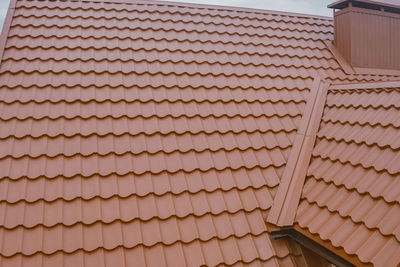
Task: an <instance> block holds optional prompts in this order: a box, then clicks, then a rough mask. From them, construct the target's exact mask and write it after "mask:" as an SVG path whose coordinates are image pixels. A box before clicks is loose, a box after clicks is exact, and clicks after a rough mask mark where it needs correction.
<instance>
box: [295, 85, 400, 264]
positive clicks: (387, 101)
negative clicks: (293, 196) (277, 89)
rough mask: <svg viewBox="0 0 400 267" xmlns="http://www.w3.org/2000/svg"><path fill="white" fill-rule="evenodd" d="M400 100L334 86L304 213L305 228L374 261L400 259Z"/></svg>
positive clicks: (395, 94) (391, 94) (382, 92)
mask: <svg viewBox="0 0 400 267" xmlns="http://www.w3.org/2000/svg"><path fill="white" fill-rule="evenodd" d="M399 84H400V82H399ZM399 98H400V89H399V88H391V89H379V88H378V89H365V90H363V89H362V85H360V90H357V89H346V90H340V89H337V90H331V91H330V92H329V94H328V98H327V104H326V107H325V113H324V116H323V118H322V122H321V125H320V130H319V132H318V134H317V136H318V138H317V143H316V145H315V148H314V151H313V158H312V162H311V164H310V167H309V169H308V178H307V180H306V183H305V186H304V189H303V195H302V200H301V203H300V206H299V209H298V211H297V218H296V220H297V223H298V225H299V226H300V227H302V228H303V229H307V230H308V231H310V232H311V233H313V234H318V236H319V237H320V238H322V239H323V240H328V241H330V242H331V243H332V244H333V246H335V247H337V248H343V249H344V250H345V252H346V253H348V254H349V255H356V256H357V257H358V258H359V259H360V260H361V261H362V262H364V263H372V264H373V265H374V266H385V267H389V266H397V265H398V264H399V263H400V232H399V230H400V216H399V215H400V204H399V203H400V202H399V200H400V194H399V192H400V190H399V189H400V186H399V185H400V184H399V181H400V153H399V148H400V143H399V138H400V135H399V133H400V131H399V127H400V116H399V115H400V105H399V102H398V100H399Z"/></svg>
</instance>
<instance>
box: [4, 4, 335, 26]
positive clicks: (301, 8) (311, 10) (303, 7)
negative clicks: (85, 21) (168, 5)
mask: <svg viewBox="0 0 400 267" xmlns="http://www.w3.org/2000/svg"><path fill="white" fill-rule="evenodd" d="M132 1H134V0H132ZM174 1H175V2H186V3H198V4H213V5H222V6H240V7H250V8H260V9H269V10H279V11H288V12H295V13H304V14H314V15H321V16H332V11H331V10H330V9H328V8H327V7H326V6H327V5H328V4H330V3H333V2H334V0H174ZM8 3H9V0H0V28H2V27H3V22H4V18H5V16H6V13H7V8H8Z"/></svg>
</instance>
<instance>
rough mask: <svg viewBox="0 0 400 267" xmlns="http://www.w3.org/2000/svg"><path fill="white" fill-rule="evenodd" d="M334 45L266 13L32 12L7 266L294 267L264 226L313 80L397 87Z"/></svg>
mask: <svg viewBox="0 0 400 267" xmlns="http://www.w3.org/2000/svg"><path fill="white" fill-rule="evenodd" d="M332 32H333V29H332V20H330V19H328V18H327V19H324V18H314V17H306V16H296V15H293V14H292V15H288V14H279V13H273V12H267V11H265V12H263V11H259V10H247V11H244V10H241V9H231V8H226V9H224V8H222V9H221V8H215V7H209V6H197V5H181V4H176V3H175V4H173V3H166V2H152V1H144V2H140V1H135V2H130V3H129V2H127V3H109V2H107V1H105V2H104V3H103V2H101V1H100V2H99V1H97V2H90V1H56V2H55V1H36V0H18V1H17V2H16V8H15V11H14V16H13V19H12V22H11V26H10V30H9V33H8V37H7V42H6V45H5V50H4V54H3V58H2V62H1V65H0V142H1V143H0V146H1V147H0V265H1V266H13V267H15V266H74V267H75V266H96V267H97V266H144V265H147V266H200V265H209V266H216V265H235V266H242V265H251V266H252V265H254V266H277V265H279V264H283V265H284V266H293V265H294V264H295V263H294V260H293V257H294V255H293V253H292V252H291V251H290V250H289V247H288V245H287V244H286V243H285V242H283V241H273V240H271V239H270V238H269V235H268V233H267V229H266V226H265V224H264V219H265V216H266V214H267V213H268V211H269V209H270V207H271V204H272V202H273V198H274V196H275V192H276V189H277V187H278V186H279V182H280V177H281V175H282V173H283V170H284V168H285V166H286V162H287V159H288V157H289V154H290V151H291V147H292V144H293V141H294V140H293V139H294V136H295V134H296V130H297V128H298V126H299V123H300V119H301V117H302V114H303V110H304V108H305V105H306V102H307V98H308V94H309V89H310V86H311V84H312V81H313V79H314V77H315V76H316V75H318V76H321V77H323V78H326V79H328V80H332V81H340V82H350V81H368V80H386V79H392V78H393V77H390V76H387V77H384V76H373V75H364V76H357V75H353V76H349V75H346V74H345V73H344V72H343V70H342V69H341V68H340V65H339V64H338V63H337V61H336V60H335V58H334V57H333V55H332V54H331V53H330V52H329V50H328V49H327V48H326V46H325V44H324V42H323V41H324V40H327V39H332ZM368 142H371V141H368ZM365 164H370V163H369V162H366V163H365ZM384 167H385V165H382V166H381V165H379V168H384ZM391 171H392V172H393V171H394V172H396V171H397V170H396V169H395V170H391ZM388 197H389V198H393V196H392V195H388ZM382 227H383V228H382V231H384V232H385V233H386V232H387V231H388V230H387V229H388V228H387V227H388V226H386V225H385V226H382ZM394 236H395V235H393V238H394Z"/></svg>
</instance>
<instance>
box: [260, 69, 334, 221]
mask: <svg viewBox="0 0 400 267" xmlns="http://www.w3.org/2000/svg"><path fill="white" fill-rule="evenodd" d="M329 86H330V84H329V83H327V82H324V81H321V79H320V78H319V77H316V78H314V81H313V84H312V87H311V92H310V97H309V99H308V101H307V105H306V107H305V110H304V113H303V116H302V119H301V121H300V126H299V129H298V130H297V134H296V137H295V141H294V144H293V147H292V151H291V153H290V155H289V159H288V162H287V164H286V168H285V170H284V172H283V176H282V179H281V183H280V185H279V187H278V192H277V194H276V196H275V199H274V203H273V205H272V208H271V211H270V213H269V215H268V218H267V222H269V223H271V224H275V225H277V226H292V225H293V223H294V219H295V217H296V211H297V207H298V204H299V202H300V197H301V193H302V191H303V186H304V181H305V179H306V175H307V169H308V165H309V163H310V160H311V153H312V150H313V147H314V143H315V139H316V136H317V130H318V128H319V124H320V122H321V118H322V113H323V110H324V106H325V102H326V97H327V93H328V88H329Z"/></svg>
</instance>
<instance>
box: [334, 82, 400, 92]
mask: <svg viewBox="0 0 400 267" xmlns="http://www.w3.org/2000/svg"><path fill="white" fill-rule="evenodd" d="M378 88H400V81H385V82H371V83H349V84H332V85H331V87H330V88H329V90H349V89H350V90H360V89H378Z"/></svg>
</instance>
